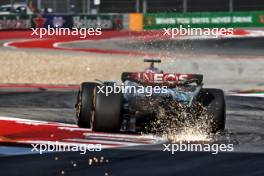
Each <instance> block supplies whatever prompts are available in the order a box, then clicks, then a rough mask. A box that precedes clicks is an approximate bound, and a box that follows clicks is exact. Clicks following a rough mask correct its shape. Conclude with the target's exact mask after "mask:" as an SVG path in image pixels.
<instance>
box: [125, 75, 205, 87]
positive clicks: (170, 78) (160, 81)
mask: <svg viewBox="0 0 264 176" xmlns="http://www.w3.org/2000/svg"><path fill="white" fill-rule="evenodd" d="M121 79H122V81H123V82H125V81H133V82H136V83H139V84H142V85H158V86H159V85H161V86H177V85H186V84H192V83H195V84H197V85H201V84H202V83H203V75H200V74H176V73H146V72H124V73H122V78H121Z"/></svg>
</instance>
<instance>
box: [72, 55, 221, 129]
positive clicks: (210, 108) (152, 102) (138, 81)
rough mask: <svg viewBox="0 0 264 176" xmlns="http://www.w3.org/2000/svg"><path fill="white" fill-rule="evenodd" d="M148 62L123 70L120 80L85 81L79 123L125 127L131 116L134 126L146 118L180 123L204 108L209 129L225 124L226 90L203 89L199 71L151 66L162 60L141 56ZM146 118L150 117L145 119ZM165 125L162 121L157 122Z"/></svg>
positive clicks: (78, 108)
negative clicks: (166, 70)
mask: <svg viewBox="0 0 264 176" xmlns="http://www.w3.org/2000/svg"><path fill="white" fill-rule="evenodd" d="M145 62H149V63H150V64H151V65H150V67H149V68H147V69H145V70H144V72H125V73H123V74H122V78H121V79H122V83H121V84H120V83H119V84H118V83H117V82H110V81H104V82H84V83H82V84H81V86H80V90H79V92H78V97H77V103H76V106H75V107H76V118H77V124H78V126H79V127H82V128H91V129H92V131H98V132H119V131H120V130H121V131H122V130H127V129H129V128H130V127H131V126H130V127H129V128H128V126H129V125H128V124H131V121H140V122H142V119H144V120H143V121H144V123H140V125H139V126H137V124H138V123H135V124H136V125H134V126H133V127H134V130H132V131H137V130H138V129H140V128H146V126H148V124H146V123H151V121H149V119H158V120H159V121H162V120H163V122H165V123H170V124H171V122H172V121H173V122H174V124H176V125H174V127H175V126H179V127H180V126H182V125H183V124H184V123H187V122H188V123H190V122H191V123H199V121H200V120H202V119H203V117H204V116H205V114H203V111H204V110H206V114H207V115H206V117H207V122H209V123H210V132H213V133H215V132H217V131H222V130H224V128H225V118H226V107H225V99H224V93H223V91H222V90H219V89H210V88H203V75H199V74H175V73H164V72H163V71H161V70H159V69H158V68H156V67H154V63H160V62H161V60H154V59H149V60H145ZM146 119H148V120H146ZM159 125H163V126H164V125H165V124H159Z"/></svg>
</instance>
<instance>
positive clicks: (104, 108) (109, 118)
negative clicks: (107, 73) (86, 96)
mask: <svg viewBox="0 0 264 176" xmlns="http://www.w3.org/2000/svg"><path fill="white" fill-rule="evenodd" d="M122 100H123V95H122V93H113V92H112V93H110V94H108V95H106V94H105V93H101V92H99V91H98V88H96V94H95V98H94V115H93V119H92V130H93V131H98V132H119V131H120V128H121V123H122V103H123V102H122Z"/></svg>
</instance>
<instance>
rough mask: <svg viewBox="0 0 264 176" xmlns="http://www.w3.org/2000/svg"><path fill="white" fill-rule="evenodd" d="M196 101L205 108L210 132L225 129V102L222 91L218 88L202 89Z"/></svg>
mask: <svg viewBox="0 0 264 176" xmlns="http://www.w3.org/2000/svg"><path fill="white" fill-rule="evenodd" d="M198 101H199V102H201V103H202V105H203V106H204V107H205V108H206V109H207V113H208V116H209V119H208V120H209V122H210V132H212V133H216V132H218V131H223V130H224V129H225V121H226V104H225V98H224V92H223V91H222V90H220V89H205V88H204V89H202V90H201V92H200V95H199V98H198Z"/></svg>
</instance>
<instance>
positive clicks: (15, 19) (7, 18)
mask: <svg viewBox="0 0 264 176" xmlns="http://www.w3.org/2000/svg"><path fill="white" fill-rule="evenodd" d="M31 18H32V17H31V16H29V15H0V30H9V29H29V28H31V26H32V24H31Z"/></svg>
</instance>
